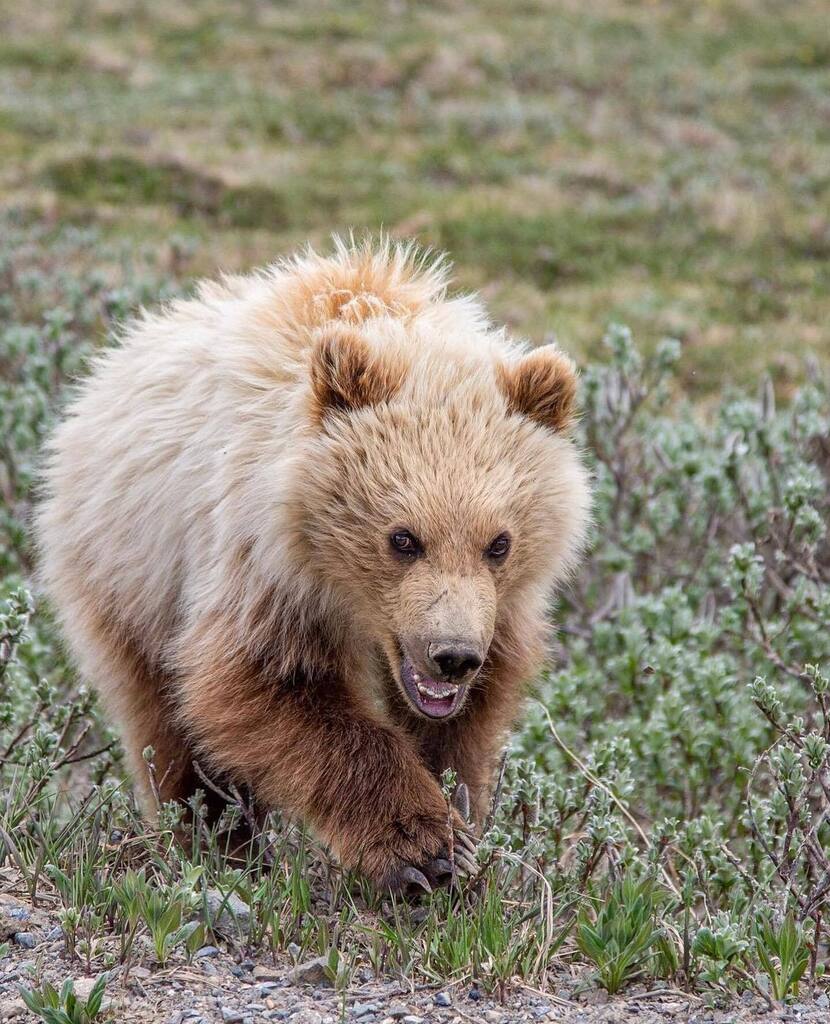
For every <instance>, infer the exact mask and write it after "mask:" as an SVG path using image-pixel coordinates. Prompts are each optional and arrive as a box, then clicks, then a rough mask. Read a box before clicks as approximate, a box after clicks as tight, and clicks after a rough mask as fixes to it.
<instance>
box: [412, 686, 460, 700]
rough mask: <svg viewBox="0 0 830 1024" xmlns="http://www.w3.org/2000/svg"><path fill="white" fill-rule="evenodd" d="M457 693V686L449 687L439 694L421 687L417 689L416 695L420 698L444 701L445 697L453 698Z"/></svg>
mask: <svg viewBox="0 0 830 1024" xmlns="http://www.w3.org/2000/svg"><path fill="white" fill-rule="evenodd" d="M457 692H458V687H457V686H451V687H450V688H449V689H447V690H444V691H443V692H442V693H439V692H438V691H437V690H433V689H431V688H430V687H429V686H423V685H421V686H419V687H418V693H420V695H421V696H422V697H432V698H433V700H446V699H447V697H454V696H455V695H456V693H457Z"/></svg>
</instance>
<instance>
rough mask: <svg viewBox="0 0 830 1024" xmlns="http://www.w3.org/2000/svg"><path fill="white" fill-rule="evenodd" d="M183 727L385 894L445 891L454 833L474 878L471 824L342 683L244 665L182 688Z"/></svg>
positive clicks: (229, 663) (201, 662) (219, 665)
mask: <svg viewBox="0 0 830 1024" xmlns="http://www.w3.org/2000/svg"><path fill="white" fill-rule="evenodd" d="M178 689H179V707H180V711H179V721H180V722H181V724H182V726H183V727H184V729H185V730H186V732H187V734H188V737H189V738H191V739H192V741H193V742H194V743H195V745H196V747H197V748H198V749H199V750H200V751H202V752H203V753H204V755H205V758H206V760H208V761H209V763H211V764H212V766H213V767H214V768H216V769H219V770H221V771H222V772H224V773H228V774H230V775H232V776H233V777H235V778H236V779H237V780H238V781H239V782H242V783H246V784H248V785H249V786H250V787H251V789H252V791H253V793H254V796H255V799H256V800H257V802H261V803H264V804H266V805H269V806H273V807H277V808H280V809H282V810H285V811H287V812H289V813H291V814H292V815H294V816H296V817H299V818H300V819H302V820H303V821H305V822H307V823H308V824H309V825H310V826H311V827H312V828H313V829H314V831H315V832H316V834H317V835H318V836H319V837H320V838H321V839H322V840H324V841H325V842H326V843H327V844H328V845H329V846H330V847H331V848H332V849H333V850H334V852H335V853H336V854H337V856H338V857H339V859H340V861H341V863H342V864H343V865H344V866H346V867H348V868H355V869H359V870H360V871H361V872H362V873H364V874H365V875H367V876H368V877H369V878H371V879H372V880H373V881H374V882H376V883H377V884H379V885H382V886H392V887H406V884H407V882H414V883H416V884H422V885H424V882H422V879H426V881H428V882H429V883H430V884H434V883H436V882H440V881H443V880H444V877H445V876H446V875H448V874H449V873H451V865H450V864H449V862H448V860H447V853H448V849H449V846H450V832H451V831H452V832H453V833H454V843H453V846H454V848H455V852H456V861H457V865H458V867H460V868H461V869H466V870H468V871H471V870H473V869H474V860H473V857H472V856H471V854H472V852H473V846H472V841H471V840H470V839H469V836H468V834H467V831H466V828H465V824H464V822H463V820H462V819H461V817H460V816H459V815H458V814H457V812H455V811H454V810H453V811H451V812H448V810H447V805H446V801H445V800H444V797H443V794H442V793H441V789H440V787H439V785H438V783H437V782H436V780H435V778H433V776H432V775H431V774H430V772H429V771H428V770H427V768H426V767H425V766H424V764H423V763H422V761H421V760H420V758H419V757H418V755H417V754H416V752H415V750H414V748H413V745H412V742H411V739H410V738H409V737H408V736H407V735H406V734H405V733H404V732H403V731H402V730H399V729H396V728H393V727H389V726H386V725H383V724H381V723H379V722H377V721H375V720H374V719H372V717H371V716H370V715H369V714H368V713H366V712H364V711H361V709H359V708H358V707H356V706H355V704H354V702H353V700H352V699H351V698H350V697H349V696H348V694H347V693H346V691H345V690H344V689H343V687H342V686H341V684H340V683H339V682H338V681H337V680H333V679H328V680H318V681H312V680H310V679H307V678H297V677H295V678H293V679H291V680H279V679H270V678H268V672H267V669H266V668H263V667H262V666H261V665H256V664H254V663H253V662H252V661H251V660H249V659H248V658H247V657H245V656H244V655H242V654H237V655H236V656H235V657H234V658H233V659H227V658H225V659H223V658H221V657H215V658H211V657H210V655H209V653H208V652H207V651H206V649H205V648H202V650H201V651H200V655H199V658H198V663H197V664H194V665H192V669H191V671H190V672H189V673H188V674H187V675H186V676H184V677H180V680H179V685H178Z"/></svg>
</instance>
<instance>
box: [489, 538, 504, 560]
mask: <svg viewBox="0 0 830 1024" xmlns="http://www.w3.org/2000/svg"><path fill="white" fill-rule="evenodd" d="M509 550H510V534H509V533H500V534H499V535H498V537H496V539H495V540H494V541H492V543H491V544H490V547H489V548H487V557H488V558H495V559H499V558H504V556H505V555H506V554H507V552H508V551H509Z"/></svg>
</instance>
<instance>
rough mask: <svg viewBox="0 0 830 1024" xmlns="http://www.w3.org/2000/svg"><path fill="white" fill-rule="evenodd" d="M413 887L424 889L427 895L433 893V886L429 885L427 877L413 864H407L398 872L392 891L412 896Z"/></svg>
mask: <svg viewBox="0 0 830 1024" xmlns="http://www.w3.org/2000/svg"><path fill="white" fill-rule="evenodd" d="M413 886H414V887H416V888H420V889H423V891H424V892H425V893H427V895H429V894H430V893H431V892H432V886H431V885H430V884H429V881H428V880H427V877H426V875H425V874H424V873H423V872H422V871H419V870H418V869H417V868H416V867H414V866H413V865H412V864H406V865H405V866H404V867H402V868H401V869H400V871H399V872H398V874H397V877H396V879H395V881H394V882H393V884H392V889H394V890H396V891H398V892H400V893H403V894H407V893H410V894H411V893H412V887H413Z"/></svg>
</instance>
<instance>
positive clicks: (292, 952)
mask: <svg viewBox="0 0 830 1024" xmlns="http://www.w3.org/2000/svg"><path fill="white" fill-rule="evenodd" d="M286 952H287V953H288V955H289V956H290V957H291V959H292V960H299V958H300V953H302V950H301V949H300V947H299V946H298V945H297V943H296V942H289V943H288V946H287V947H286Z"/></svg>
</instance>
